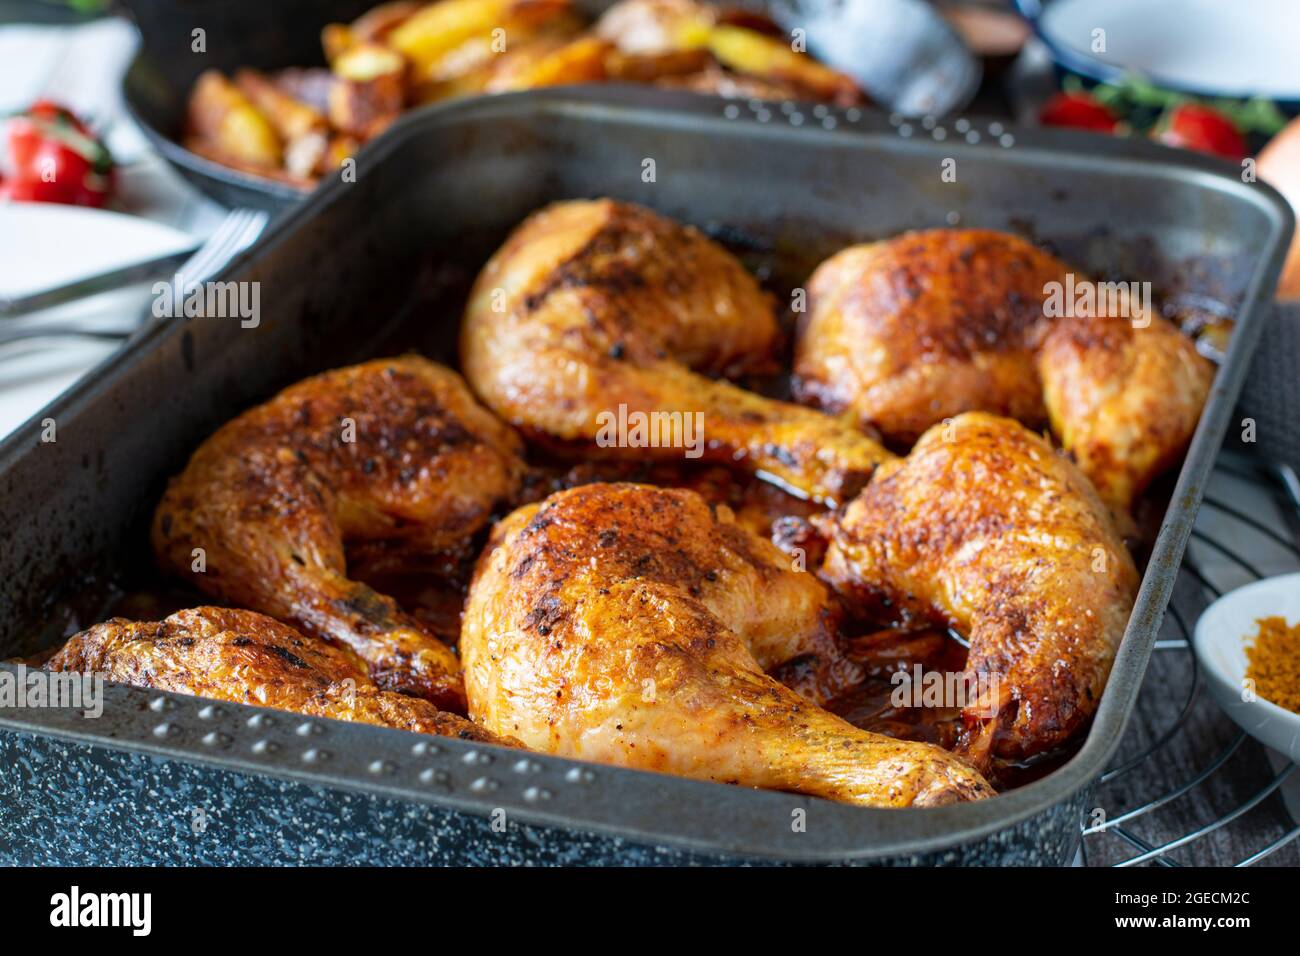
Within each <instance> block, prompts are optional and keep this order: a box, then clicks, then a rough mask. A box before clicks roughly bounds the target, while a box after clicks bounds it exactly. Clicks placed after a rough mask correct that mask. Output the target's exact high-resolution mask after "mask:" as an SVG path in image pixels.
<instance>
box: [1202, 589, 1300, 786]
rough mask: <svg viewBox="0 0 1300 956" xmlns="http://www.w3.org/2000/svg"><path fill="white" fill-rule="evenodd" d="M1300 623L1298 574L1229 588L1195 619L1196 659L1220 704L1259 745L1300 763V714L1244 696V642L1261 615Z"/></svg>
mask: <svg viewBox="0 0 1300 956" xmlns="http://www.w3.org/2000/svg"><path fill="white" fill-rule="evenodd" d="M1275 616H1277V617H1284V618H1286V620H1287V623H1288V624H1296V623H1298V622H1300V574H1284V575H1281V576H1279V577H1275V578H1265V579H1264V580H1262V581H1256V582H1255V583H1254V584H1248V585H1246V586H1245V587H1243V588H1238V589H1237V590H1235V591H1230V592H1228V593H1227V594H1225V595H1224V596H1223V597H1221V598H1219V599H1218V600H1217V601H1215V602H1214V603H1213V604H1211V605H1210V606H1209V608H1208V609H1206V611H1205V613H1204V614H1202V615H1201V619H1200V620H1199V621H1197V622H1196V633H1195V636H1194V637H1193V642H1194V644H1195V647H1196V657H1197V660H1198V661H1199V662H1200V665H1201V669H1202V671H1203V672H1204V674H1205V677H1206V682H1207V683H1208V684H1209V687H1210V692H1211V693H1212V694H1213V695H1214V699H1215V700H1216V701H1218V702H1219V706H1220V707H1222V708H1223V709H1224V711H1225V712H1226V713H1227V714H1228V716H1229V717H1231V718H1232V719H1233V720H1234V721H1236V722H1237V724H1238V726H1240V727H1241V729H1242V730H1244V731H1246V732H1247V733H1248V734H1250V735H1251V736H1252V737H1254V738H1255V739H1256V740H1258V741H1259V742H1260V743H1262V744H1264V745H1265V746H1268V747H1272V748H1273V749H1274V750H1276V751H1279V752H1280V753H1283V754H1286V755H1287V756H1288V757H1290V758H1291V760H1293V761H1295V762H1297V763H1300V714H1293V713H1292V712H1291V711H1289V710H1285V709H1283V708H1281V707H1279V706H1278V705H1277V704H1274V703H1270V702H1269V701H1267V700H1264V699H1263V698H1262V697H1258V696H1256V697H1255V699H1254V700H1243V699H1242V698H1243V696H1244V694H1243V690H1244V684H1243V681H1244V680H1245V677H1246V644H1247V643H1248V642H1249V641H1250V639H1251V638H1253V637H1254V636H1255V635H1256V634H1258V633H1259V624H1258V623H1257V622H1258V621H1259V619H1260V618H1262V617H1275Z"/></svg>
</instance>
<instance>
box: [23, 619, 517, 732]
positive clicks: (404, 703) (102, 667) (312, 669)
mask: <svg viewBox="0 0 1300 956" xmlns="http://www.w3.org/2000/svg"><path fill="white" fill-rule="evenodd" d="M44 666H45V668H46V669H47V670H52V671H76V672H80V673H96V674H103V675H104V676H105V678H106V679H108V680H111V681H115V682H117V683H120V684H132V685H134V686H136V687H153V688H157V689H158V690H166V691H173V692H175V693H178V694H193V695H194V696H196V697H209V698H212V699H213V700H225V701H231V702H233V703H237V704H255V705H258V706H262V707H274V708H276V709H277V710H290V711H293V712H295V713H299V714H306V715H308V716H310V717H329V718H332V719H334V720H349V721H358V722H360V723H363V724H379V725H380V726H383V727H395V728H397V729H399V730H411V731H415V732H417V733H424V734H440V735H442V736H444V737H460V738H462V739H464V740H478V741H483V742H484V743H497V744H508V743H512V742H511V741H505V740H502V739H501V738H499V737H497V736H496V735H495V734H491V733H488V732H487V731H485V730H483V728H481V727H478V726H476V725H475V724H473V723H471V722H470V721H468V720H466V719H465V718H463V717H458V716H456V715H455V714H448V713H443V712H442V711H440V710H438V709H437V708H436V707H434V706H433V705H432V704H431V703H429V702H428V701H427V700H418V699H416V698H414V697H407V696H405V695H403V694H393V693H389V692H387V691H383V690H380V689H379V688H378V687H376V686H375V685H374V683H372V682H371V680H370V678H369V677H367V676H366V672H365V669H364V668H363V667H362V666H360V664H359V663H358V662H357V660H356V658H355V657H353V655H352V654H350V653H349V652H347V651H345V650H342V649H340V648H336V647H333V646H331V645H329V644H327V643H326V642H324V641H319V640H316V639H314V638H310V637H306V636H305V635H302V634H299V633H298V632H297V631H295V630H294V629H293V628H291V627H286V626H285V625H283V624H281V623H280V622H279V621H275V620H272V619H271V618H269V617H266V616H264V615H262V614H255V613H253V612H252V611H237V610H232V609H230V608H219V607H198V608H192V609H190V610H185V611H177V612H176V613H175V614H173V615H171V616H170V617H168V618H166V619H165V620H162V621H127V620H123V619H121V618H115V619H113V620H111V621H105V622H104V623H103V624H96V625H95V626H94V627H92V628H90V629H89V630H86V631H82V632H81V633H80V634H77V635H76V636H74V637H72V638H70V639H69V640H68V642H67V643H66V644H64V645H63V647H62V648H60V649H59V651H58V652H57V653H55V655H54V656H53V657H51V658H50V659H49V660H48V661H46V662H45V665H44Z"/></svg>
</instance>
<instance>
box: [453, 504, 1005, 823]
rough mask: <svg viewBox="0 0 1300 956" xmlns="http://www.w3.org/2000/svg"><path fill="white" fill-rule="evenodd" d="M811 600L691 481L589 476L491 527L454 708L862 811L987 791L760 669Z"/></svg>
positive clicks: (929, 754) (806, 638)
mask: <svg viewBox="0 0 1300 956" xmlns="http://www.w3.org/2000/svg"><path fill="white" fill-rule="evenodd" d="M828 597H829V595H828V593H827V592H826V590H825V589H824V588H823V587H822V585H821V584H820V583H819V582H818V581H817V580H816V579H815V578H814V577H813V576H812V575H810V574H807V573H804V572H799V571H794V570H792V569H791V568H790V564H789V561H788V559H786V558H785V557H784V556H783V555H782V554H781V553H780V552H779V551H778V550H777V549H776V548H775V546H774V545H772V544H771V543H770V542H767V541H764V540H763V539H761V538H759V537H757V536H755V535H753V534H751V533H750V532H748V531H746V530H744V529H743V528H740V527H739V526H737V525H736V524H734V523H733V522H732V520H731V516H730V514H729V512H728V511H727V509H725V508H720V509H719V510H718V512H717V513H716V514H715V513H714V512H712V511H710V509H709V507H708V506H707V505H706V504H705V503H704V501H703V499H702V498H700V497H699V496H698V495H697V494H695V493H694V492H691V491H685V490H682V489H663V488H655V487H651V486H647V485H631V484H593V485H585V486H582V487H580V488H575V489H571V490H569V491H563V492H560V493H558V494H555V495H552V496H551V497H550V498H548V499H547V500H546V501H545V502H543V503H541V504H540V505H537V504H535V505H529V506H526V507H524V508H521V509H520V510H518V511H516V512H515V513H514V514H512V515H510V516H509V517H508V518H506V519H504V520H503V521H502V522H501V523H499V524H498V525H497V526H496V528H495V529H494V531H493V537H492V540H491V542H490V543H489V546H488V548H487V550H486V551H485V552H484V554H483V556H482V557H481V558H480V559H479V567H478V569H477V571H476V573H475V577H474V582H473V584H472V586H471V588H470V595H469V600H468V602H467V604H466V608H465V618H464V624H463V627H462V630H461V644H460V646H461V654H462V658H463V660H464V664H465V680H466V692H467V694H468V695H469V703H470V713H471V716H472V717H473V718H474V719H475V720H476V721H477V722H479V723H480V724H481V725H483V726H484V727H486V728H487V729H489V730H492V731H494V732H498V733H502V734H508V735H510V736H514V737H518V738H519V739H520V740H521V741H522V742H523V743H524V744H525V746H528V747H531V748H533V749H535V750H539V751H542V752H545V753H552V754H560V755H563V756H568V757H576V758H580V759H584V760H593V761H599V762H604V763H614V764H620V765H623V766H628V767H637V768H641V769H647V770H660V771H666V772H669V773H675V774H680V775H683V776H689V777H697V778H701V779H705V780H714V781H719V782H725V783H738V784H745V785H748V786H756V787H770V788H774V789H779V790H790V791H797V792H800V793H807V794H813V795H816V796H821V797H827V798H829V799H832V800H841V801H845V802H848V803H857V804H863V805H870V806H888V807H897V806H909V805H911V806H929V805H935V804H945V803H954V802H958V801H964V800H976V799H979V798H982V797H986V796H990V795H992V792H993V791H992V789H991V788H990V787H989V785H988V784H987V783H986V782H985V781H984V780H983V778H982V777H981V776H980V775H979V774H978V773H976V772H975V771H974V770H972V769H971V768H970V766H968V765H967V764H966V763H965V762H964V761H963V760H962V759H960V758H958V757H956V756H953V755H952V754H950V753H948V752H946V751H944V750H941V749H940V748H938V747H934V746H931V745H929V744H921V743H911V742H905V741H899V740H893V739H891V738H888V737H882V736H878V735H876V734H871V733H867V732H866V731H862V730H858V729H857V728H856V727H853V726H852V725H851V724H849V723H847V722H845V721H843V720H841V719H840V718H838V717H836V716H834V715H832V714H830V713H829V712H827V711H825V710H822V709H821V708H820V707H817V706H816V705H814V704H812V703H810V702H809V701H808V700H807V699H805V698H803V697H801V696H800V695H799V694H797V693H795V692H794V691H792V690H790V689H789V688H787V687H786V686H784V685H783V684H781V683H779V682H778V681H776V680H774V679H773V678H771V677H768V676H767V675H766V674H765V673H764V672H763V671H764V669H765V668H770V667H772V666H774V665H776V664H779V663H781V662H783V661H786V660H789V659H791V658H794V657H797V656H799V655H801V654H806V653H808V652H810V651H812V652H814V653H815V652H817V651H818V649H819V648H820V647H821V646H822V644H823V642H824V641H825V637H826V635H825V629H826V619H827V606H828Z"/></svg>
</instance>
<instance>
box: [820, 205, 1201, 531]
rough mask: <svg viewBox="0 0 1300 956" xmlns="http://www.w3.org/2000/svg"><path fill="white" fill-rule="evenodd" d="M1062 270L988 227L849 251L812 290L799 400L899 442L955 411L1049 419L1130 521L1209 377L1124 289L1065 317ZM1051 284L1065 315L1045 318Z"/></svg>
mask: <svg viewBox="0 0 1300 956" xmlns="http://www.w3.org/2000/svg"><path fill="white" fill-rule="evenodd" d="M1070 273H1071V270H1070V268H1069V266H1067V265H1066V264H1065V263H1063V262H1061V261H1060V260H1059V259H1057V258H1055V257H1054V256H1051V255H1049V254H1048V253H1046V252H1043V251H1042V250H1040V249H1038V248H1037V247H1035V246H1033V245H1031V244H1030V243H1028V242H1025V241H1024V240H1023V239H1019V238H1017V237H1015V236H1011V235H1007V234H1005V233H999V232H991V231H985V230H975V229H935V230H929V231H924V232H913V233H907V234H905V235H902V236H899V237H897V238H894V239H889V240H886V241H883V242H875V243H871V244H868V245H859V246H851V247H850V248H848V249H845V250H843V251H841V252H839V253H837V254H836V255H834V256H832V257H831V258H830V259H828V260H826V261H825V262H824V263H822V264H821V265H820V266H819V267H818V268H817V270H816V271H815V272H814V273H813V276H812V279H811V280H810V282H809V311H808V314H807V316H806V321H805V322H804V323H803V326H802V328H801V329H800V332H799V337H798V341H797V343H796V353H795V378H796V381H795V391H796V394H797V395H798V396H799V397H800V398H801V399H802V400H804V401H805V402H808V403H809V404H813V405H816V406H818V407H821V408H823V409H825V410H828V411H831V412H837V413H838V412H844V411H851V412H852V413H853V414H854V415H855V416H856V417H857V419H858V420H859V422H861V423H862V424H863V425H864V426H870V427H873V428H876V429H879V430H880V431H881V432H882V433H883V434H884V435H885V437H886V438H887V439H889V440H891V441H893V442H897V443H900V444H906V445H910V444H911V443H912V442H914V441H916V439H917V438H918V437H919V436H920V434H921V433H922V432H923V431H925V429H927V428H929V427H930V426H931V425H933V424H935V423H937V422H940V421H943V420H944V419H945V418H951V417H952V416H954V415H957V414H960V413H961V412H965V411H985V412H992V413H995V414H999V415H1007V416H1010V417H1012V418H1015V419H1018V420H1019V421H1021V422H1023V423H1025V424H1027V425H1029V426H1030V427H1038V426H1040V425H1042V424H1045V423H1047V422H1049V421H1050V423H1051V426H1052V429H1053V430H1054V431H1055V432H1056V435H1057V437H1058V438H1059V439H1060V441H1061V443H1062V445H1063V446H1064V447H1065V448H1066V449H1067V450H1068V451H1069V452H1070V453H1071V454H1072V455H1073V456H1074V458H1075V460H1076V461H1077V462H1078V463H1079V467H1080V468H1081V469H1082V470H1083V473H1084V474H1085V475H1087V476H1088V478H1089V479H1090V480H1091V481H1092V483H1093V484H1094V485H1095V486H1096V488H1097V491H1098V492H1099V493H1100V494H1101V497H1102V499H1103V500H1104V501H1105V502H1106V503H1107V504H1108V505H1110V506H1111V507H1112V508H1114V509H1115V511H1116V513H1117V514H1118V515H1127V514H1128V513H1129V511H1130V509H1131V508H1132V504H1133V501H1134V499H1135V498H1136V497H1137V496H1138V495H1139V494H1140V493H1141V492H1142V491H1143V489H1144V488H1146V486H1147V485H1148V484H1149V483H1150V482H1151V480H1152V479H1153V478H1154V477H1155V476H1156V475H1158V474H1159V473H1160V472H1161V471H1163V470H1164V469H1166V468H1168V467H1169V466H1170V465H1171V464H1173V463H1174V462H1176V461H1177V460H1178V458H1179V456H1180V455H1181V453H1182V451H1183V450H1184V448H1185V447H1186V445H1187V443H1188V441H1189V440H1190V438H1191V436H1192V432H1193V431H1194V430H1195V428H1196V423H1197V421H1198V420H1199V418H1200V414H1201V407H1202V406H1203V405H1204V404H1205V399H1206V396H1207V395H1208V393H1209V387H1210V381H1211V378H1212V368H1211V366H1210V363H1209V362H1208V361H1206V360H1205V359H1204V358H1202V357H1201V356H1200V355H1199V354H1198V353H1197V351H1196V348H1195V346H1194V345H1193V343H1192V342H1191V340H1189V339H1188V338H1187V337H1186V336H1184V335H1183V334H1182V333H1180V332H1179V331H1178V329H1176V328H1175V327H1174V326H1173V325H1172V324H1170V323H1169V322H1168V321H1166V320H1165V319H1164V318H1162V317H1161V316H1159V315H1156V314H1154V313H1153V312H1151V311H1150V310H1149V309H1148V308H1146V307H1145V304H1144V303H1142V302H1140V301H1135V300H1134V299H1133V297H1132V296H1130V295H1128V294H1127V290H1126V289H1125V288H1123V287H1122V285H1121V286H1114V287H1113V289H1114V292H1115V296H1114V298H1115V299H1116V301H1115V302H1111V301H1109V299H1110V297H1109V296H1108V297H1107V302H1106V304H1105V305H1104V306H1102V307H1097V303H1098V302H1099V301H1100V299H1099V297H1098V296H1097V295H1094V296H1093V302H1094V307H1092V308H1088V307H1087V302H1086V301H1084V300H1082V299H1078V301H1079V302H1082V304H1083V306H1084V307H1083V308H1082V309H1081V310H1079V309H1076V308H1074V306H1075V305H1076V304H1077V303H1076V299H1071V300H1070V301H1069V302H1066V301H1065V300H1064V295H1065V290H1066V289H1067V288H1076V287H1077V288H1084V287H1085V284H1086V283H1088V282H1089V280H1088V278H1087V276H1084V275H1082V274H1076V275H1073V276H1072V277H1069V274H1070ZM1053 284H1059V287H1058V288H1059V290H1060V299H1059V300H1058V301H1059V304H1061V305H1062V306H1063V309H1062V311H1065V312H1067V313H1068V314H1066V315H1060V316H1053V315H1049V312H1052V311H1053V310H1052V309H1049V308H1047V306H1046V303H1047V302H1048V300H1049V299H1050V298H1051V297H1052V294H1053ZM1093 288H1094V289H1095V290H1098V291H1101V287H1099V286H1096V285H1094V286H1093ZM1112 306H1113V308H1112ZM1080 313H1081V314H1080Z"/></svg>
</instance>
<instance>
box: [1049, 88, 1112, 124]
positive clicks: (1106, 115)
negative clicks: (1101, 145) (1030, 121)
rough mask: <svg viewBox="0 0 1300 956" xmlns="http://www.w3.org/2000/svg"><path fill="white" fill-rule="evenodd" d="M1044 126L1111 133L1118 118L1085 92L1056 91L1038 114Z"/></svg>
mask: <svg viewBox="0 0 1300 956" xmlns="http://www.w3.org/2000/svg"><path fill="white" fill-rule="evenodd" d="M1038 121H1039V122H1040V123H1042V124H1043V125H1044V126H1069V127H1071V128H1073V129H1090V130H1094V131H1095V132H1098V133H1113V132H1115V127H1116V126H1117V125H1118V124H1119V120H1118V119H1117V118H1116V116H1115V114H1114V113H1112V112H1111V111H1110V110H1108V109H1107V108H1106V107H1104V106H1102V105H1101V104H1100V103H1098V102H1097V101H1096V100H1095V99H1093V98H1092V97H1091V96H1089V95H1088V94H1087V93H1057V94H1056V95H1055V96H1053V97H1052V98H1051V99H1050V100H1048V101H1047V103H1046V104H1044V106H1043V108H1042V110H1041V111H1040V112H1039V114H1038Z"/></svg>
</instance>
